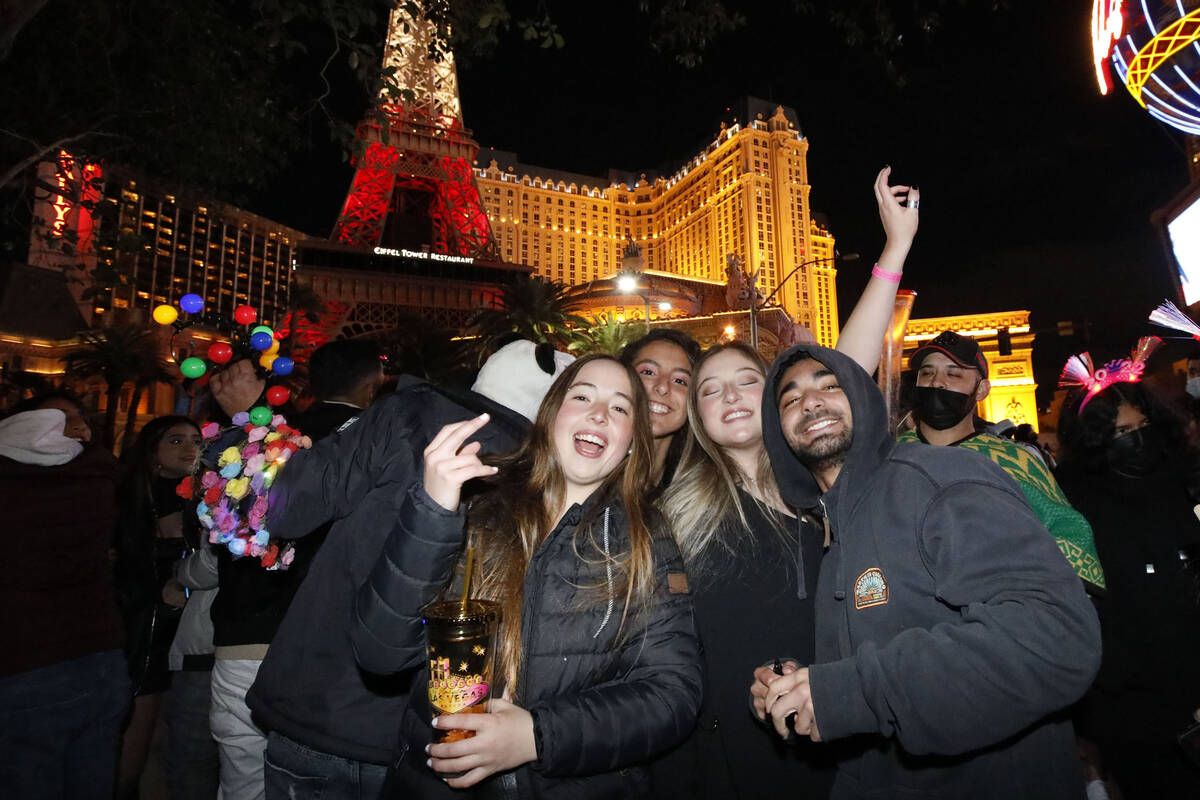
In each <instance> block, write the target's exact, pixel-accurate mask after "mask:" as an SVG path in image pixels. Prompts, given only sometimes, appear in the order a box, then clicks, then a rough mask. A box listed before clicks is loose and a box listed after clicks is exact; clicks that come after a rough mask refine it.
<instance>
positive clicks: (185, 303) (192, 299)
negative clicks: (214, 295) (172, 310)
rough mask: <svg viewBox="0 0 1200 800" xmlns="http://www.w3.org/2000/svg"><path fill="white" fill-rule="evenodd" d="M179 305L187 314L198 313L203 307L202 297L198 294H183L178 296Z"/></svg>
mask: <svg viewBox="0 0 1200 800" xmlns="http://www.w3.org/2000/svg"><path fill="white" fill-rule="evenodd" d="M179 307H180V308H182V309H183V310H184V311H186V312H187V313H189V314H198V313H200V310H201V309H202V308H204V298H203V297H201V296H200V295H198V294H185V295H184V296H183V297H181V298H179Z"/></svg>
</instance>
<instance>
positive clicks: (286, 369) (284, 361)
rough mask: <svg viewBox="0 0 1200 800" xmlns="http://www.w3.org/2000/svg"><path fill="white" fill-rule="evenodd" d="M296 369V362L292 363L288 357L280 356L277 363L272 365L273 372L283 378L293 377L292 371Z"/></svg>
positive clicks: (276, 359) (276, 360)
mask: <svg viewBox="0 0 1200 800" xmlns="http://www.w3.org/2000/svg"><path fill="white" fill-rule="evenodd" d="M295 368H296V362H294V361H292V360H291V359H290V358H288V357H287V356H278V357H277V358H275V363H274V364H272V365H271V371H272V372H274V373H275V374H276V375H279V376H281V377H282V376H284V375H291V374H292V370H293V369H295Z"/></svg>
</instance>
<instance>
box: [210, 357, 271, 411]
mask: <svg viewBox="0 0 1200 800" xmlns="http://www.w3.org/2000/svg"><path fill="white" fill-rule="evenodd" d="M265 388H267V382H266V381H264V380H263V379H262V378H260V377H258V373H257V372H255V370H254V364H252V363H251V362H250V361H248V360H247V359H242V360H241V361H235V362H234V363H232V364H230V365H229V366H228V367H226V368H225V369H223V370H221V371H220V372H214V373H213V376H212V380H210V381H209V382H208V389H209V391H210V392H212V396H213V399H215V400H216V401H217V403H218V404H219V405H220V406H221V408H222V410H224V412H225V413H226V414H228V415H229V416H231V417H232V416H233V415H234V414H236V413H238V412H239V411H249V410H250V406H252V405H254V401H255V400H257V399H258V398H259V397H260V396H261V395H262V393H263V389H265Z"/></svg>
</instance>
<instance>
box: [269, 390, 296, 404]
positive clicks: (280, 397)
mask: <svg viewBox="0 0 1200 800" xmlns="http://www.w3.org/2000/svg"><path fill="white" fill-rule="evenodd" d="M291 396H292V393H291V392H289V391H288V390H287V387H286V386H272V387H271V388H270V389H267V402H268V403H270V404H271V405H273V406H281V405H283V404H284V403H286V402H287V401H288V398H289V397H291Z"/></svg>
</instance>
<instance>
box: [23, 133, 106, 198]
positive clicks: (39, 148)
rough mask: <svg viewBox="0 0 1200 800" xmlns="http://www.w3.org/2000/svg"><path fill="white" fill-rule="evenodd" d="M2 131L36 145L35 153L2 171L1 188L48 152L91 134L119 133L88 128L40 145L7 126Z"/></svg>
mask: <svg viewBox="0 0 1200 800" xmlns="http://www.w3.org/2000/svg"><path fill="white" fill-rule="evenodd" d="M0 133H3V134H5V135H8V136H11V137H13V138H14V139H22V140H24V141H26V142H29V143H30V144H31V145H33V147H34V152H33V153H31V154H30V155H28V156H26V157H25V158H23V159H21V160H20V161H18V162H17V163H16V164H13V165H12V166H11V167H9V168H8V169H7V170H5V171H4V172H3V173H0V189H3V188H4V187H6V186H8V185H9V184H10V183H12V182H14V181H16V179H17V177H18V176H19V175H20V174H21V173H22V172H24V171H25V170H27V169H29V168H30V167H32V166H33V165H34V164H37V163H38V162H39V161H42V160H43V159H45V158H46V156H47V155H48V154H50V153H52V152H54V151H56V150H59V149H61V148H64V147H66V146H67V145H69V144H73V143H74V142H77V141H79V140H80V139H84V138H87V137H89V136H101V137H116V136H117V134H115V133H105V132H104V131H93V130H86V131H83V132H82V133H76V134H73V135H71V136H64V137H62V138H61V139H58V140H57V141H54V142H51V143H50V144H47V145H39V144H38V143H37V142H35V141H34V140H33V139H30V138H29V137H27V136H22V135H21V134H19V133H15V132H13V131H10V130H7V129H5V128H0Z"/></svg>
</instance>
